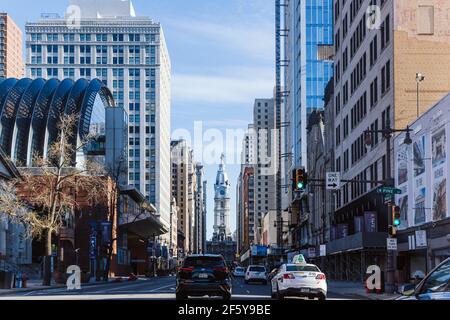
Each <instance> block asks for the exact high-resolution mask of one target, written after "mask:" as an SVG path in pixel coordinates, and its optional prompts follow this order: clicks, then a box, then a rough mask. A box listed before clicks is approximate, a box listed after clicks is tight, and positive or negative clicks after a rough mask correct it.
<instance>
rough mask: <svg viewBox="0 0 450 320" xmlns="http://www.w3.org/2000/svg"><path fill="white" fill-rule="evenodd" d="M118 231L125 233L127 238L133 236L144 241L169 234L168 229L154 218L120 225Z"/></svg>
mask: <svg viewBox="0 0 450 320" xmlns="http://www.w3.org/2000/svg"><path fill="white" fill-rule="evenodd" d="M119 230H120V231H122V232H127V233H128V237H129V238H132V237H133V234H134V235H135V236H137V237H140V238H144V239H148V238H151V237H153V236H160V235H162V234H164V233H167V232H169V229H168V228H167V227H166V226H165V225H164V224H162V222H161V221H159V219H158V218H156V217H154V216H149V217H147V218H145V219H141V220H137V221H134V222H131V223H127V224H122V225H120V226H119ZM130 233H131V234H130Z"/></svg>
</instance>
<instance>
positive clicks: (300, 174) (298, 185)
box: [293, 169, 308, 191]
mask: <svg viewBox="0 0 450 320" xmlns="http://www.w3.org/2000/svg"><path fill="white" fill-rule="evenodd" d="M307 184H308V176H307V174H306V171H305V169H295V170H294V172H293V189H294V191H302V190H305V188H306V185H307Z"/></svg>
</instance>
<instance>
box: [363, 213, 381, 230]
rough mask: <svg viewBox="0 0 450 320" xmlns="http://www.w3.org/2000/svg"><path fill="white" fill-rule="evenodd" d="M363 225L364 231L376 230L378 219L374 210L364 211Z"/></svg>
mask: <svg viewBox="0 0 450 320" xmlns="http://www.w3.org/2000/svg"><path fill="white" fill-rule="evenodd" d="M364 227H365V230H366V232H378V219H377V213H376V212H365V213H364Z"/></svg>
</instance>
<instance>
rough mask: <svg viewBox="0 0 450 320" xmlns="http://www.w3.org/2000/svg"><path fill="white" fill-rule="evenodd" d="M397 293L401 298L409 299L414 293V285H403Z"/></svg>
mask: <svg viewBox="0 0 450 320" xmlns="http://www.w3.org/2000/svg"><path fill="white" fill-rule="evenodd" d="M399 291H400V293H401V294H402V295H403V296H406V297H411V296H413V295H414V293H415V291H416V286H415V285H414V284H405V285H403V286H402V287H400V290H399Z"/></svg>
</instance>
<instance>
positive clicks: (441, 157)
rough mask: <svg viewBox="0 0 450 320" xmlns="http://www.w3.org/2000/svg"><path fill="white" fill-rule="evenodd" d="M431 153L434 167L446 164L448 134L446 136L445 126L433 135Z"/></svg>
mask: <svg viewBox="0 0 450 320" xmlns="http://www.w3.org/2000/svg"><path fill="white" fill-rule="evenodd" d="M431 141H432V143H431V146H432V147H431V155H432V159H433V168H436V167H437V166H439V165H441V164H444V163H445V160H446V154H447V150H446V148H445V144H446V136H445V128H442V129H441V130H439V131H437V132H436V133H434V134H433V136H432V137H431Z"/></svg>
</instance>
